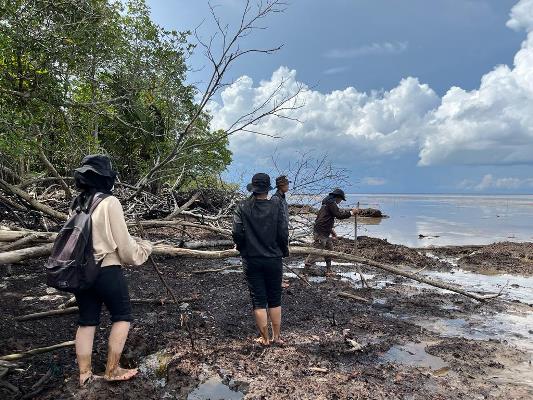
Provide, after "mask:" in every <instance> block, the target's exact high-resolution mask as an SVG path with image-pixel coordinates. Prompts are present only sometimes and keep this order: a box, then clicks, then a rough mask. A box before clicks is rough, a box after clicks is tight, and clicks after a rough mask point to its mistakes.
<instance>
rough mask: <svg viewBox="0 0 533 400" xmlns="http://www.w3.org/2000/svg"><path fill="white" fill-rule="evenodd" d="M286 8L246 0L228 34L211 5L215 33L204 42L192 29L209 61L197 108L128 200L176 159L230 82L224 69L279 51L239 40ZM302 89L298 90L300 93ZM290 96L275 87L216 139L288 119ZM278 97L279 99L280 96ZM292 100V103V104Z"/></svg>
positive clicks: (271, 1) (274, 0) (292, 98)
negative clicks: (249, 56) (245, 46)
mask: <svg viewBox="0 0 533 400" xmlns="http://www.w3.org/2000/svg"><path fill="white" fill-rule="evenodd" d="M284 8H285V3H284V2H282V1H280V0H266V1H259V2H258V3H257V4H256V9H255V11H254V10H253V7H251V6H250V1H249V0H248V1H246V4H245V6H244V11H243V13H242V15H241V19H240V25H239V26H238V27H237V28H236V30H235V32H234V33H231V34H230V33H229V32H228V29H227V28H223V25H222V24H221V22H220V18H219V17H218V16H217V15H216V14H215V12H214V9H213V8H212V7H211V12H212V15H213V19H214V21H215V23H216V24H217V26H218V27H219V30H218V32H216V33H215V34H214V35H213V36H211V38H210V40H209V41H207V42H205V41H203V40H202V39H201V38H200V37H199V35H198V33H197V32H196V31H195V36H196V39H197V41H198V44H199V46H200V47H201V48H203V50H204V55H205V56H206V58H207V60H208V61H209V63H210V65H211V67H212V73H211V76H210V78H209V80H208V83H207V86H206V88H205V89H204V90H203V95H202V98H201V99H200V101H199V104H198V105H197V107H196V111H195V113H194V114H193V116H192V117H191V119H190V120H189V121H188V123H187V124H186V126H185V128H184V129H183V130H182V131H181V132H179V133H176V137H177V139H176V142H175V143H174V146H173V148H172V150H171V151H170V152H169V153H168V154H167V155H166V156H165V157H164V158H163V159H162V160H158V161H157V162H156V164H155V165H154V166H153V167H152V168H151V169H150V170H149V171H148V172H147V173H146V174H145V175H144V176H143V177H142V178H141V179H140V180H139V182H137V185H136V187H137V190H136V191H135V193H134V194H133V195H132V196H131V197H130V199H132V198H134V197H135V196H137V195H138V194H139V193H140V191H141V190H142V189H143V188H144V187H145V186H146V185H147V184H148V182H149V181H150V179H151V178H152V177H153V176H154V174H156V173H157V172H158V171H160V170H161V169H163V168H164V167H165V166H166V165H167V164H169V163H171V162H172V161H174V160H175V159H176V157H177V156H178V154H179V152H180V151H182V150H183V144H184V142H185V141H186V140H187V139H188V137H189V136H190V135H191V133H192V132H194V129H195V126H196V124H197V121H198V119H199V118H201V116H202V114H203V113H204V112H205V109H206V107H207V106H208V104H209V103H210V101H211V100H212V99H213V97H214V96H215V95H216V93H218V92H219V91H220V90H221V89H222V88H224V87H226V86H228V85H229V83H227V82H224V79H225V75H226V72H227V71H228V70H229V69H230V67H231V66H232V65H233V64H234V63H235V61H236V60H238V59H240V58H241V57H242V56H245V55H247V54H253V53H262V54H272V53H274V52H276V51H278V50H279V49H280V48H281V46H277V47H273V48H265V49H255V48H250V49H242V48H241V47H240V42H241V41H244V40H245V39H246V37H247V36H249V35H250V34H251V33H252V32H253V31H255V30H257V29H260V27H259V26H257V24H258V23H259V21H261V20H263V19H264V18H266V17H268V16H269V15H271V14H275V13H279V12H282V11H283V10H284ZM217 35H219V36H218V40H219V41H220V51H219V54H218V55H216V54H215V53H217V52H216V51H215V48H214V47H215V46H214V42H215V39H216V38H217ZM300 90H301V88H300V89H299V90H298V91H297V92H298V93H299V92H300ZM298 93H296V94H293V95H284V96H280V94H281V90H280V89H277V90H275V91H274V92H273V93H272V94H271V96H270V97H269V98H268V101H266V102H265V104H264V107H260V108H256V109H254V110H253V111H252V112H251V113H248V114H245V115H244V116H242V117H240V118H238V119H237V122H236V123H234V124H232V125H230V128H228V129H226V130H225V132H224V134H223V135H222V136H221V137H220V138H218V139H217V140H221V139H224V138H225V137H227V136H228V135H231V134H232V133H234V132H237V131H239V130H243V129H246V128H247V127H249V126H250V125H253V124H256V123H258V122H259V120H261V119H263V118H265V117H267V116H277V117H280V118H288V116H285V115H283V113H284V112H285V111H289V110H292V109H294V108H295V104H294V101H295V99H296V96H297V94H298ZM279 97H281V98H279ZM291 103H292V104H291Z"/></svg>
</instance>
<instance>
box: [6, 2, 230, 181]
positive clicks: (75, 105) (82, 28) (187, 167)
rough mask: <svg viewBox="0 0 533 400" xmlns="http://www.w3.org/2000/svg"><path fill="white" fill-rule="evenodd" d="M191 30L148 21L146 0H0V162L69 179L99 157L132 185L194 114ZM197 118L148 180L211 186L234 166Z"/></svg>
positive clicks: (222, 140)
mask: <svg viewBox="0 0 533 400" xmlns="http://www.w3.org/2000/svg"><path fill="white" fill-rule="evenodd" d="M188 36H189V32H176V31H169V30H166V29H164V28H162V27H160V26H158V25H157V24H155V23H154V22H153V21H152V20H151V19H150V12H149V9H148V8H147V6H146V4H145V2H144V0H130V1H127V2H122V1H112V0H62V1H55V0H0V156H1V159H2V164H4V165H5V166H8V167H9V168H10V169H12V170H14V171H15V172H16V173H17V174H19V175H28V174H38V173H42V172H44V171H46V170H47V169H48V170H49V166H48V167H47V163H46V160H49V161H50V163H51V164H52V165H53V166H54V167H55V168H56V170H57V172H58V173H59V174H60V175H70V174H71V171H72V169H73V168H74V167H75V166H76V165H77V164H78V163H79V161H80V159H81V158H82V157H83V155H85V154H90V153H96V152H105V153H107V154H109V155H110V156H111V157H112V159H113V161H114V162H115V167H116V168H117V170H118V172H119V176H120V178H121V179H122V180H123V181H126V182H135V181H136V180H137V179H139V177H140V176H142V174H143V173H144V172H145V171H146V170H148V169H150V168H151V167H152V166H153V165H154V164H155V163H156V162H157V160H158V159H160V158H161V157H163V156H164V154H166V153H167V152H168V151H169V149H171V148H173V147H174V145H175V143H176V138H177V136H178V132H180V130H181V129H183V127H184V125H185V124H186V123H187V122H188V121H190V120H193V118H192V116H193V115H195V114H196V113H197V111H198V105H197V104H196V103H195V96H196V94H197V91H196V88H195V87H194V86H192V85H190V84H187V83H186V74H187V57H188V56H189V54H190V53H191V52H192V51H193V46H192V45H191V44H190V43H189V42H188ZM209 124H210V116H209V115H208V114H207V113H205V112H203V111H202V113H201V116H200V117H199V118H196V119H194V127H193V128H194V129H192V133H191V134H190V135H188V137H187V139H186V140H185V141H183V143H180V153H179V155H178V157H176V159H175V160H174V161H173V162H172V163H169V164H168V165H166V166H165V168H164V169H161V170H160V171H158V173H157V174H156V175H155V176H153V177H152V178H151V180H152V181H151V187H152V189H157V187H159V185H160V184H161V183H163V182H169V183H171V184H174V183H175V181H176V179H177V178H178V177H181V180H180V182H179V183H180V185H191V184H192V183H193V182H202V181H208V180H212V179H213V177H216V176H217V175H218V174H219V173H220V172H221V171H223V170H224V169H225V168H226V166H227V165H228V164H229V163H230V162H231V152H230V151H229V150H228V148H227V145H228V140H227V137H226V136H225V135H222V134H220V132H216V131H212V130H211V128H210V125H209Z"/></svg>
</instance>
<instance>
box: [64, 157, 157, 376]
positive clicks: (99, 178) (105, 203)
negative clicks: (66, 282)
mask: <svg viewBox="0 0 533 400" xmlns="http://www.w3.org/2000/svg"><path fill="white" fill-rule="evenodd" d="M115 178H116V172H115V171H113V169H112V165H111V160H110V159H109V157H107V156H105V155H90V156H86V157H85V158H84V159H83V161H82V165H81V167H79V168H77V169H76V170H75V172H74V179H75V182H76V186H77V188H78V189H79V190H80V194H79V196H78V197H77V198H76V199H75V200H74V201H73V204H72V207H71V209H72V210H74V209H75V208H76V207H77V206H78V205H80V204H86V202H87V201H88V200H89V197H90V196H94V194H95V193H105V194H108V195H109V196H108V197H106V198H105V199H104V200H102V201H101V203H100V204H99V205H98V206H97V207H96V209H95V210H94V211H93V213H92V216H91V221H92V241H93V249H94V256H95V260H96V262H97V263H99V264H100V272H99V274H98V277H97V278H96V280H95V282H94V284H93V285H92V286H91V287H90V288H89V289H85V290H80V291H78V292H76V293H75V296H76V302H77V303H78V307H79V320H78V325H79V326H78V330H77V332H76V358H77V360H78V367H79V372H80V376H79V381H80V385H84V384H85V383H87V382H89V381H90V380H91V379H93V378H95V377H97V376H96V375H93V372H92V363H91V354H92V349H93V341H94V334H95V330H96V326H97V325H98V324H99V323H100V313H101V309H102V304H105V306H106V308H107V309H108V310H109V313H110V314H111V321H112V323H113V325H112V327H111V333H110V335H109V342H108V355H107V365H106V370H105V374H104V379H106V380H108V381H123V380H128V379H131V378H133V377H134V376H135V375H136V374H137V369H136V368H135V369H125V368H121V367H120V365H119V360H120V356H121V354H122V350H123V349H124V344H125V342H126V339H127V337H128V332H129V329H130V323H131V321H132V316H131V304H130V298H129V292H128V284H127V282H126V278H125V277H124V273H123V271H122V266H123V265H141V264H143V263H144V262H145V261H146V260H147V259H148V257H149V255H150V253H151V252H152V246H151V244H150V243H149V242H147V241H144V240H139V241H136V240H134V239H133V238H132V237H131V236H130V234H129V232H128V228H127V225H126V221H125V219H124V212H123V210H122V205H121V204H120V201H119V200H118V199H117V198H116V197H114V196H112V192H111V191H112V188H113V185H114V182H115Z"/></svg>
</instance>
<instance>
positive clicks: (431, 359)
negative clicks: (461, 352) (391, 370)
mask: <svg viewBox="0 0 533 400" xmlns="http://www.w3.org/2000/svg"><path fill="white" fill-rule="evenodd" d="M431 344H434V342H420V343H415V342H409V343H405V344H403V345H394V346H392V347H391V348H390V349H389V350H388V351H387V352H385V353H384V354H383V356H381V358H380V362H393V363H397V364H404V365H409V366H412V367H421V368H429V369H431V370H433V371H435V373H436V374H437V375H444V374H445V373H446V372H447V371H448V363H446V362H445V361H444V360H443V359H442V358H440V357H437V356H434V355H431V354H429V353H428V352H426V348H427V347H428V346H429V345H431Z"/></svg>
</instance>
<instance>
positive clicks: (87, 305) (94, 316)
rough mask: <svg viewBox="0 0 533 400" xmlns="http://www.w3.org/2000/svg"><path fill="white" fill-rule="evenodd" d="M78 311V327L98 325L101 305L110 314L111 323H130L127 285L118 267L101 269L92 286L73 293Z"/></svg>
mask: <svg viewBox="0 0 533 400" xmlns="http://www.w3.org/2000/svg"><path fill="white" fill-rule="evenodd" d="M75 296H76V302H77V303H78V307H79V310H80V318H79V320H78V324H79V325H80V326H96V325H98V324H99V323H100V313H101V311H102V303H103V304H105V306H106V308H107V309H108V310H109V313H110V314H111V321H112V322H117V321H131V320H132V318H131V304H130V295H129V293H128V283H127V282H126V278H125V277H124V273H123V272H122V267H121V266H120V265H110V266H108V267H101V269H100V273H99V274H98V277H97V278H96V281H95V282H94V284H93V286H92V287H91V288H89V289H86V290H82V291H79V292H77V293H75Z"/></svg>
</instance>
